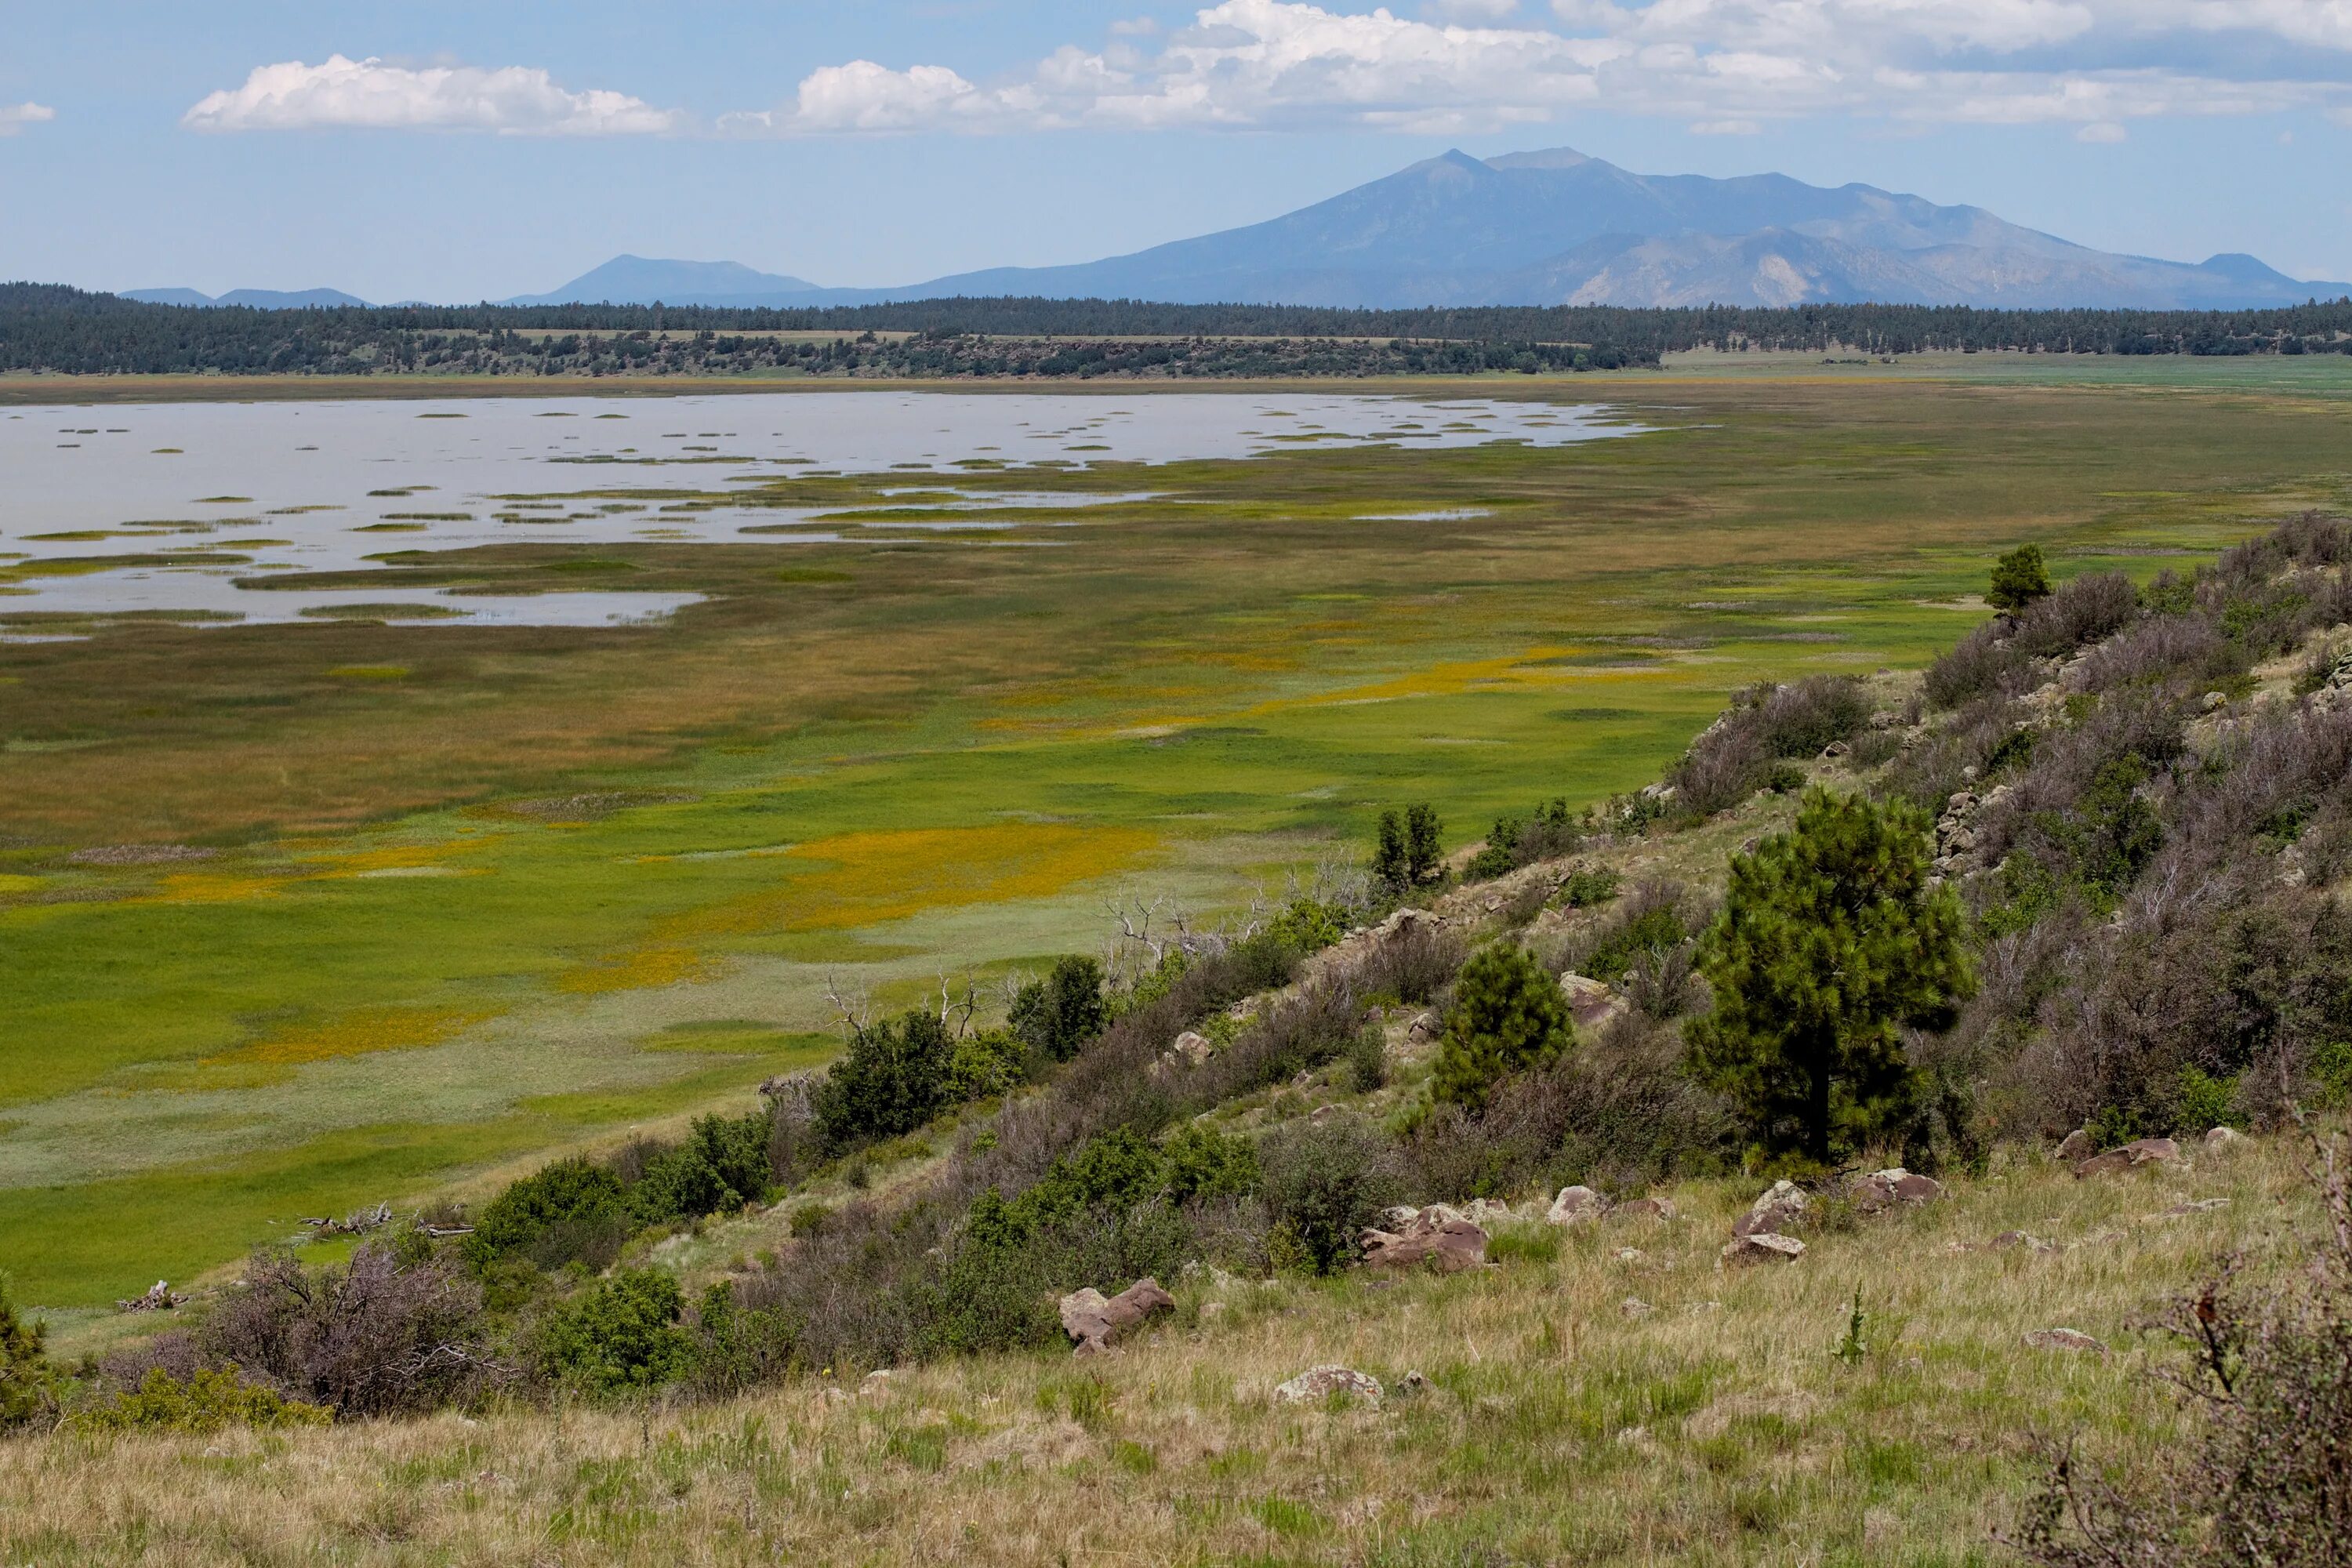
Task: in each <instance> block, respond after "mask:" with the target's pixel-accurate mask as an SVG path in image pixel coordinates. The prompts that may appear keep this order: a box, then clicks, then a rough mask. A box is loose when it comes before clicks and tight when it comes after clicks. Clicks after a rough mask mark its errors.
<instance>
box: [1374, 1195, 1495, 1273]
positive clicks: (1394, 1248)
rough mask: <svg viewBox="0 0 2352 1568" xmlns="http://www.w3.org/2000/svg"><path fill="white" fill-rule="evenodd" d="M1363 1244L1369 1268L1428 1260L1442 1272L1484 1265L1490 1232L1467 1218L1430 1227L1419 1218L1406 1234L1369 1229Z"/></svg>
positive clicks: (1418, 1262)
mask: <svg viewBox="0 0 2352 1568" xmlns="http://www.w3.org/2000/svg"><path fill="white" fill-rule="evenodd" d="M1435 1206H1443V1205H1435ZM1425 1212H1426V1211H1424V1213H1425ZM1363 1244H1364V1267H1366V1268H1412V1267H1414V1266H1416V1265H1419V1264H1424V1263H1426V1264H1429V1265H1431V1266H1432V1267H1433V1268H1436V1269H1437V1270H1438V1271H1439V1272H1440V1273H1443V1274H1455V1273H1459V1272H1460V1271H1462V1270H1463V1269H1465V1268H1483V1267H1484V1266H1485V1264H1486V1231H1485V1230H1483V1229H1481V1228H1480V1227H1479V1226H1477V1225H1475V1224H1474V1223H1473V1222H1471V1221H1469V1220H1466V1219H1449V1220H1447V1221H1445V1222H1444V1223H1443V1224H1441V1225H1437V1226H1428V1227H1423V1226H1420V1225H1419V1223H1418V1222H1416V1224H1415V1226H1414V1227H1413V1228H1412V1230H1410V1231H1409V1232H1408V1233H1407V1234H1406V1235H1403V1236H1395V1235H1391V1233H1390V1232H1388V1231H1385V1230H1368V1231H1366V1232H1364V1235H1363Z"/></svg>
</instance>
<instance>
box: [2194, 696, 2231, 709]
mask: <svg viewBox="0 0 2352 1568" xmlns="http://www.w3.org/2000/svg"><path fill="white" fill-rule="evenodd" d="M2229 705H2230V700H2229V699H2228V698H2227V697H2224V696H2223V695H2221V693H2220V692H2218V691H2209V692H2207V693H2206V694H2205V700H2204V701H2203V702H2201V703H2200V704H2199V706H2200V707H2201V708H2202V709H2203V710H2205V711H2206V712H2208V713H2211V712H2213V711H2215V710H2219V709H2222V708H2226V707H2228V706H2229Z"/></svg>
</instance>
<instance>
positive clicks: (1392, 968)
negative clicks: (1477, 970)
mask: <svg viewBox="0 0 2352 1568" xmlns="http://www.w3.org/2000/svg"><path fill="white" fill-rule="evenodd" d="M1461 967H1462V942H1461V939H1460V938H1458V937H1455V936H1454V935H1452V934H1450V933H1449V932H1447V931H1444V930H1443V929H1441V928H1440V927H1438V926H1437V925H1436V924H1435V923H1433V922H1432V921H1416V922H1414V923H1413V924H1412V925H1410V926H1407V927H1405V928H1404V929H1402V930H1401V931H1397V932H1395V933H1394V934H1393V935H1391V937H1390V938H1389V940H1388V941H1386V942H1382V943H1381V944H1380V945H1379V946H1378V947H1376V948H1374V949H1373V950H1372V951H1371V952H1370V953H1369V954H1367V955H1366V956H1365V958H1364V961H1363V963H1361V964H1360V965H1358V967H1357V970H1356V975H1355V983H1356V985H1357V987H1358V988H1359V989H1360V991H1361V992H1362V994H1365V995H1367V996H1393V997H1395V998H1396V999H1397V1000H1398V1001H1400V1002H1416V1003H1420V1002H1428V1001H1430V1000H1431V999H1432V998H1433V997H1434V996H1436V994H1438V992H1440V991H1442V990H1444V988H1445V986H1446V985H1447V984H1449V983H1450V982H1451V981H1452V980H1453V979H1454V974H1455V973H1456V972H1457V971H1459V970H1460V969H1461Z"/></svg>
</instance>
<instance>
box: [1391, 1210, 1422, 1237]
mask: <svg viewBox="0 0 2352 1568" xmlns="http://www.w3.org/2000/svg"><path fill="white" fill-rule="evenodd" d="M1420 1215H1421V1211H1420V1210H1419V1209H1417V1208H1414V1207H1413V1206H1412V1205H1411V1204H1399V1205H1396V1206H1395V1207H1394V1208H1385V1209H1382V1210H1381V1228H1382V1229H1383V1230H1393V1231H1399V1232H1402V1230H1403V1229H1404V1227H1405V1226H1409V1225H1411V1224H1412V1222H1413V1221H1414V1220H1415V1219H1416V1218H1418V1217H1419V1216H1420Z"/></svg>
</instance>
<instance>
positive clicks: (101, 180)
mask: <svg viewBox="0 0 2352 1568" xmlns="http://www.w3.org/2000/svg"><path fill="white" fill-rule="evenodd" d="M1562 145H1566V146H1573V147H1576V148H1577V149H1579V150H1580V151H1582V152H1584V153H1590V154H1592V155H1594V156H1596V157H1601V158H1606V159H1608V160H1610V161H1611V162H1612V163H1618V164H1621V165H1622V166H1624V167H1626V168H1629V169H1632V170H1634V171H1637V172H1639V173H1643V174H1713V175H1731V174H1759V173H1765V172H1779V173H1782V174H1793V175H1795V176H1797V177H1798V178H1800V179H1804V180H1809V181H1811V182H1813V183H1815V184H1830V185H1836V184H1845V183H1847V182H1849V181H1861V182H1863V183H1865V184H1874V185H1878V186H1882V187H1885V188H1887V189H1891V190H1896V191H1904V192H1909V193H1915V194H1916V195H1924V196H1927V197H1928V198H1929V199H1931V200H1934V201H1937V202H1944V203H1969V204H1973V205H1979V206H1983V207H1987V208H1990V210H1992V211H1994V212H1996V213H1998V214H2000V216H2003V217H2006V218H2008V219H2010V220H2011V221H2012V222H2016V223H2022V224H2025V225H2028V226H2032V227H2035V228H2040V229H2045V230H2048V231H2050V232H2052V233H2054V234H2058V235H2062V236H2063V237H2066V238H2069V239H2073V240H2075V241H2078V242H2080V243H2083V244H2085V245H2091V246H2095V247H2099V248H2101V249H2107V250H2119V251H2127V252H2132V253H2136V254H2139V255H2147V256H2159V257H2165V258H2173V259H2179V260H2191V261H2194V260H2201V259H2203V258H2205V257H2207V256H2209V255H2211V254H2213V253H2215V252H2220V251H2246V252H2250V253H2252V254H2253V255H2256V256H2259V257H2261V258H2263V260H2265V261H2267V262H2269V263H2270V264H2271V265H2273V266H2274V267H2277V268H2280V269H2281V270H2282V271H2284V272H2287V273H2289V274H2291V275H2293V276H2294V277H2298V278H2309V279H2337V280H2341V279H2352V0H1395V3H1393V4H1391V5H1389V6H1387V7H1385V8H1376V7H1374V6H1370V5H1359V4H1355V3H1353V0H1321V3H1320V4H1316V5H1309V4H1304V3H1297V0H1223V3H1222V4H1215V5H1201V4H1199V3H1198V0H1194V3H1192V4H1182V5H1163V4H1156V3H1153V0H1114V3H1113V4H1110V5H1082V4H1075V3H1068V0H1035V3H1031V4H1022V3H1019V0H824V3H821V4H806V3H800V0H771V3H767V4H751V3H745V0H665V3H664V4H662V5H641V4H625V3H622V0H580V3H576V4H565V5H558V4H551V3H547V0H488V3H486V0H462V3H459V0H399V3H397V4H390V3H385V4H364V3H362V4H344V3H337V0H205V4H203V5H188V4H187V3H186V0H171V3H158V0H74V3H73V4H70V5H58V4H55V3H53V0H0V279H20V278H21V279H37V280H41V281H47V282H66V283H73V284H77V285H79V286H82V287H85V288H95V289H136V288H155V287H189V288H195V289H203V290H204V291H205V292H207V293H219V292H222V291H224V290H226V289H232V288H266V289H307V288H317V287H329V288H338V289H345V290H348V291H349V292H352V293H354V294H358V295H360V296H362V298H366V299H370V300H399V299H425V300H478V299H486V298H488V299H498V298H504V297H506V296H509V295H513V294H520V293H528V292H538V291H541V290H546V289H553V288H555V287H556V286H558V285H559V284H561V283H562V282H564V281H566V280H568V279H571V278H572V277H574V276H576V275H578V274H579V273H582V272H584V271H586V270H587V269H588V268H591V267H593V266H595V265H597V264H598V263H600V262H602V261H604V260H605V259H607V258H610V257H612V256H614V255H616V254H621V253H631V254H635V255H640V256H650V257H664V258H687V259H695V260H732V261H740V262H743V263H745V264H747V265H750V266H752V267H756V268H761V270H763V271H773V272H782V273H789V274H792V275H793V276H796V277H801V278H805V279H811V280H813V281H814V282H817V283H820V284H824V285H828V286H883V285H895V284H903V283H910V282H917V281H920V280H922V279H929V278H932V277H937V276H940V275H943V274H947V273H951V272H957V271H962V270H969V269H972V268H982V267H991V266H1034V265H1049V264H1054V263H1060V262H1074V261H1085V260H1091V259H1095V258H1098V257H1103V256H1110V255H1118V254H1122V253H1125V252H1128V251H1131V250H1136V249H1140V248H1142V247H1146V246H1150V245H1154V244H1158V243H1160V242H1161V241H1165V240H1170V239H1177V238H1182V237H1187V236H1191V235H1194V234H1201V233H1206V232H1209V231H1212V230H1214V229H1219V228H1226V227H1232V226H1236V225H1241V224H1246V223H1252V222H1256V221H1258V220H1261V219H1264V218H1268V217H1272V216H1277V215H1278V214H1281V213H1284V212H1286V211H1289V210H1291V209H1293V208H1296V207H1298V206H1302V205H1307V204H1308V203H1310V202H1313V201H1317V200H1319V199H1321V198H1323V197H1325V196H1328V195H1335V194H1337V193H1338V192H1339V191H1341V190H1344V189H1347V188H1348V187H1349V186H1351V185H1355V184H1361V183H1363V182H1364V181H1366V180H1370V179H1375V178H1378V177H1379V176H1381V175H1382V174H1390V173H1392V172H1394V171H1395V170H1397V169H1399V168H1402V167H1403V166H1405V165H1406V164H1409V163H1413V162H1415V161H1417V160H1419V159H1422V158H1425V157H1429V156H1432V155H1434V154H1435V153H1441V152H1444V151H1445V150H1446V149H1448V148H1449V147H1459V148H1461V149H1463V150H1465V151H1466V152H1468V153H1473V154H1475V155H1476V156H1480V157H1486V156H1491V155H1494V154H1496V153H1506V152H1513V151H1520V150H1525V149H1530V148H1538V147H1553V146H1562Z"/></svg>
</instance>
